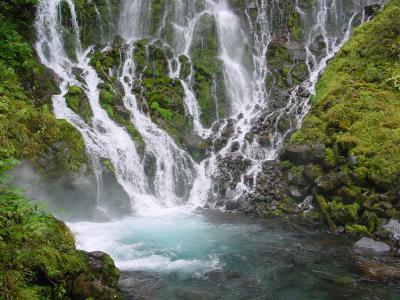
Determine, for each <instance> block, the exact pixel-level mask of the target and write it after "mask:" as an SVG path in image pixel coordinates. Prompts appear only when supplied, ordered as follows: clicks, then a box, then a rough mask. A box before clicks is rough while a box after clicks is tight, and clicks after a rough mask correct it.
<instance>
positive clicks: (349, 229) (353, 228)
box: [344, 224, 368, 234]
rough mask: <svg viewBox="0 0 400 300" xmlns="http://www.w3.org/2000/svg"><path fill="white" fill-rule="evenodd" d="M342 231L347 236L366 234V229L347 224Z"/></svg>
mask: <svg viewBox="0 0 400 300" xmlns="http://www.w3.org/2000/svg"><path fill="white" fill-rule="evenodd" d="M344 231H345V232H346V233H348V234H363V233H364V234H368V228H367V227H365V226H364V225H359V224H348V225H346V226H345V227H344Z"/></svg>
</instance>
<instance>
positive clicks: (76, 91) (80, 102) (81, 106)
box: [65, 86, 93, 123]
mask: <svg viewBox="0 0 400 300" xmlns="http://www.w3.org/2000/svg"><path fill="white" fill-rule="evenodd" d="M65 100H66V102H67V106H68V107H69V108H70V109H72V111H74V112H75V113H76V114H78V115H79V116H81V117H82V118H83V120H84V121H85V122H86V123H88V122H90V120H91V118H92V116H93V113H92V109H91V107H90V104H89V99H88V98H87V97H86V94H85V93H84V91H82V89H81V88H80V87H78V86H70V87H69V89H68V93H67V94H66V95H65Z"/></svg>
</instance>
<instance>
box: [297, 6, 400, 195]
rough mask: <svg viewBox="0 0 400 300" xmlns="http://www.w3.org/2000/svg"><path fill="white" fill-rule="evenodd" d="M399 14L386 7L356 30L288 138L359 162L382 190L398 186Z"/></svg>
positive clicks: (322, 79) (399, 131) (399, 167)
mask: <svg viewBox="0 0 400 300" xmlns="http://www.w3.org/2000/svg"><path fill="white" fill-rule="evenodd" d="M399 14H400V2H399V1H398V0H394V1H390V2H389V3H388V4H387V5H386V8H385V9H384V11H383V12H382V13H380V14H378V16H376V18H375V19H373V20H372V21H370V22H368V23H366V24H365V25H363V26H361V27H360V28H358V29H356V30H355V33H354V36H353V38H352V39H351V40H350V41H349V42H348V43H346V45H345V46H344V47H343V49H342V50H341V51H340V53H339V54H338V55H337V57H336V58H335V59H334V60H333V61H332V62H331V64H330V65H329V67H328V68H327V70H326V72H325V74H324V75H323V76H322V78H321V80H320V81H319V83H318V86H317V94H316V96H315V98H314V100H313V108H312V111H311V114H310V115H309V116H307V117H306V119H305V121H304V126H303V127H302V129H301V130H300V131H299V132H297V133H296V134H295V135H294V136H293V137H292V142H294V143H314V142H315V141H317V140H319V141H323V142H324V144H325V145H326V146H327V148H328V149H331V150H330V151H332V152H335V151H336V150H335V149H337V150H338V151H339V153H338V154H339V155H341V156H342V157H347V156H348V155H350V154H352V155H355V156H357V158H358V162H359V165H358V168H362V170H363V172H364V173H367V178H368V179H369V180H370V181H372V182H374V183H375V184H377V185H378V186H380V187H382V188H390V187H394V186H396V185H397V183H398V180H399V176H400V130H399V128H400V116H399V114H398V111H399V110H400V102H399V99H400V89H399V82H400V81H399V78H400V77H399V74H400V65H399V63H398V60H399V56H398V53H397V52H396V51H397V50H394V49H395V48H396V47H397V42H398V36H399V34H400V19H399V18H398V16H399ZM396 49H398V47H397V48H396ZM359 170H360V169H359ZM366 170H368V171H366Z"/></svg>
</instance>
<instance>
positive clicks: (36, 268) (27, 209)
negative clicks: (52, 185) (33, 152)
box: [0, 150, 119, 300]
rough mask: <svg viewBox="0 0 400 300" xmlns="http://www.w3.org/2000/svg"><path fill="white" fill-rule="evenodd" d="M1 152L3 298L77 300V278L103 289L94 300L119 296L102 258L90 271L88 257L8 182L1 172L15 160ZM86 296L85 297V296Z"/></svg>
mask: <svg viewBox="0 0 400 300" xmlns="http://www.w3.org/2000/svg"><path fill="white" fill-rule="evenodd" d="M9 156H10V155H9V153H7V152H6V151H5V150H1V151H0V294H1V295H2V297H4V298H2V299H21V300H24V299H26V300H34V299H70V297H73V296H76V295H80V293H81V292H80V289H81V288H82V285H81V284H80V283H79V280H78V279H77V278H79V276H81V277H82V276H87V278H88V283H86V287H92V283H91V281H93V280H94V279H95V278H97V279H101V280H104V282H105V284H106V285H108V286H109V287H107V286H103V287H101V288H97V290H96V291H95V293H97V295H98V296H99V298H97V299H111V296H112V297H113V299H114V298H117V297H118V293H117V292H116V290H114V288H116V287H117V281H118V277H119V273H118V270H117V269H116V268H115V266H114V263H113V261H112V260H111V258H110V257H108V256H107V255H104V256H103V257H102V258H101V261H102V264H103V267H102V269H101V270H92V269H91V267H90V260H89V257H88V254H87V253H85V252H83V251H79V250H77V249H76V248H75V241H74V236H73V235H72V233H71V232H70V231H69V229H68V228H67V226H66V225H65V224H64V223H63V222H61V221H59V220H57V219H55V218H54V217H53V216H51V215H49V214H48V213H45V212H44V211H43V210H42V209H41V208H39V206H38V205H33V204H30V203H29V202H28V201H27V200H26V199H25V198H24V197H23V196H22V194H21V193H20V192H19V191H18V190H16V189H15V188H14V187H12V186H10V185H9V183H8V179H9V177H8V176H7V175H6V171H8V170H10V169H11V168H12V167H13V166H14V164H15V163H16V161H15V160H14V159H10V158H8V157H9ZM86 296H88V295H86ZM89 296H90V295H89Z"/></svg>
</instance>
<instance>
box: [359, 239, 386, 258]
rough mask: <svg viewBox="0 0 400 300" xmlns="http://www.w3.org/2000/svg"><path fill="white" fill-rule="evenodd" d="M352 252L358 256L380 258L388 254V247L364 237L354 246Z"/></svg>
mask: <svg viewBox="0 0 400 300" xmlns="http://www.w3.org/2000/svg"><path fill="white" fill-rule="evenodd" d="M354 250H355V251H356V252H357V253H359V254H365V255H372V256H382V255H388V254H389V253H390V247H389V245H387V244H385V243H383V242H378V241H375V240H373V239H370V238H366V237H363V238H362V239H360V240H359V241H358V242H356V243H355V244H354Z"/></svg>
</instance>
